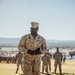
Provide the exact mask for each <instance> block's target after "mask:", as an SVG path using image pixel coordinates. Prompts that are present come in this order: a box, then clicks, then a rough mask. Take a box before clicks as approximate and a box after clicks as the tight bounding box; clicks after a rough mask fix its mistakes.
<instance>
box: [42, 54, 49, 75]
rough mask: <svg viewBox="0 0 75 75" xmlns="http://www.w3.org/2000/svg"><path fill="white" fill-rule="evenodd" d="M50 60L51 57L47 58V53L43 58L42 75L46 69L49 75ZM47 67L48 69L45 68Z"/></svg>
mask: <svg viewBox="0 0 75 75" xmlns="http://www.w3.org/2000/svg"><path fill="white" fill-rule="evenodd" d="M48 59H49V57H48V56H47V54H46V53H45V54H44V56H42V62H43V63H42V74H43V73H44V69H45V71H46V72H47V74H48ZM45 67H46V68H45Z"/></svg>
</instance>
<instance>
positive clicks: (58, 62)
mask: <svg viewBox="0 0 75 75" xmlns="http://www.w3.org/2000/svg"><path fill="white" fill-rule="evenodd" d="M53 57H54V59H55V64H54V66H55V70H54V73H55V74H56V70H57V65H59V71H60V74H62V72H61V71H62V69H61V62H62V53H61V52H59V48H58V47H57V50H56V52H55V53H54V55H53Z"/></svg>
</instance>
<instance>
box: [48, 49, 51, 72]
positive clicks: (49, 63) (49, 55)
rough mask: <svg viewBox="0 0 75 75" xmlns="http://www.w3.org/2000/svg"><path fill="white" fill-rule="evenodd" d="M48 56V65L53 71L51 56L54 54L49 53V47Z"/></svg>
mask: <svg viewBox="0 0 75 75" xmlns="http://www.w3.org/2000/svg"><path fill="white" fill-rule="evenodd" d="M47 56H48V67H49V71H50V72H51V58H52V54H51V53H49V49H47Z"/></svg>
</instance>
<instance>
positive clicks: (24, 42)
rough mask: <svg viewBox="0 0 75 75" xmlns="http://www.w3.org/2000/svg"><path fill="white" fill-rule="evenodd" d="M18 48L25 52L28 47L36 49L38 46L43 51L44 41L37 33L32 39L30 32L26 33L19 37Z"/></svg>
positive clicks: (44, 48)
mask: <svg viewBox="0 0 75 75" xmlns="http://www.w3.org/2000/svg"><path fill="white" fill-rule="evenodd" d="M18 48H19V50H20V51H21V52H27V50H28V49H30V50H36V49H37V48H40V49H41V52H43V51H45V50H46V41H45V39H44V38H43V37H42V36H40V35H37V37H36V38H35V39H34V38H33V36H32V35H31V34H27V35H24V36H23V37H22V38H21V40H20V42H19V45H18Z"/></svg>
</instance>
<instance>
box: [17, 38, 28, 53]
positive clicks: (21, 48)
mask: <svg viewBox="0 0 75 75" xmlns="http://www.w3.org/2000/svg"><path fill="white" fill-rule="evenodd" d="M25 43H26V40H25V37H22V38H21V40H20V42H19V45H18V49H19V51H20V52H25V53H27V51H28V50H27V48H26V46H25V45H26V44H25Z"/></svg>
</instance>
